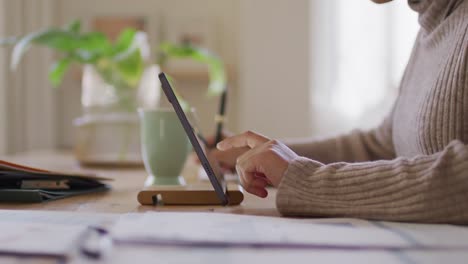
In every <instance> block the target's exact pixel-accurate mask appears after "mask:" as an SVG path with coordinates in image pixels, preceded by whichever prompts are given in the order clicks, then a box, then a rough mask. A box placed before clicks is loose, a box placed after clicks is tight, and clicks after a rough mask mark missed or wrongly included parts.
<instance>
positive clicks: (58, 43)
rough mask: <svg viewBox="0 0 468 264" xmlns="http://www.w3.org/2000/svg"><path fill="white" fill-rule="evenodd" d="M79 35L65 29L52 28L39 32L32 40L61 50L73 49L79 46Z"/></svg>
mask: <svg viewBox="0 0 468 264" xmlns="http://www.w3.org/2000/svg"><path fill="white" fill-rule="evenodd" d="M78 40H79V37H78V36H76V35H75V34H73V33H72V32H69V31H65V30H63V29H51V30H48V31H43V32H39V33H38V34H37V35H36V36H35V37H34V38H33V39H32V42H34V43H36V44H41V45H44V46H46V47H49V48H52V49H56V50H59V51H65V52H67V51H72V50H74V49H76V48H77V45H78V43H77V41H78Z"/></svg>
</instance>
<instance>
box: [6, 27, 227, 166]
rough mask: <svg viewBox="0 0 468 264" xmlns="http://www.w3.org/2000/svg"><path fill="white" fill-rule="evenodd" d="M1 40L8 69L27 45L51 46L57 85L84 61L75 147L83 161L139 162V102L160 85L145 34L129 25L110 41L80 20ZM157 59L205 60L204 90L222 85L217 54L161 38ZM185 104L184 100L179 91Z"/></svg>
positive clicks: (152, 98) (149, 103) (153, 100)
mask: <svg viewBox="0 0 468 264" xmlns="http://www.w3.org/2000/svg"><path fill="white" fill-rule="evenodd" d="M0 43H1V44H4V45H5V44H6V45H14V49H13V53H12V56H11V69H12V70H15V69H16V68H17V66H18V64H19V63H20V61H21V59H22V57H23V56H24V55H25V54H26V52H27V50H28V49H29V47H31V46H32V45H39V46H45V47H48V48H50V49H53V50H55V51H56V53H57V56H58V60H57V61H56V62H55V63H54V64H53V65H52V66H51V69H50V71H49V76H48V77H49V80H50V82H51V84H52V85H53V86H54V87H58V86H59V85H60V84H61V82H62V80H63V77H64V76H65V73H66V72H67V70H68V69H69V68H70V66H71V65H72V64H78V65H82V66H83V81H82V100H81V101H82V105H83V115H82V116H81V117H80V118H77V119H76V120H75V122H74V124H75V126H76V128H77V138H76V146H75V150H76V151H75V153H76V156H77V158H78V160H80V161H81V162H84V163H112V164H115V163H117V164H128V163H141V156H140V150H139V128H138V126H139V124H138V117H137V115H136V109H137V108H138V107H146V108H151V107H153V108H155V107H156V106H157V104H158V103H159V97H160V89H159V85H158V84H159V82H158V81H157V79H156V76H157V73H158V72H159V67H158V66H157V65H155V64H153V65H151V64H150V63H149V57H150V48H149V44H148V40H147V37H146V34H145V33H144V32H141V31H136V30H134V29H131V28H128V29H125V30H123V31H122V32H121V33H120V35H119V36H118V38H117V39H116V40H115V41H114V42H112V41H111V40H109V39H108V38H107V37H106V36H105V35H104V34H103V33H102V32H82V30H81V23H80V21H74V22H72V23H70V24H68V25H67V26H65V27H63V28H50V29H46V30H40V31H37V32H32V33H29V34H27V35H25V36H22V37H19V38H5V39H3V40H0ZM159 51H160V56H159V61H158V62H159V63H161V64H165V62H167V61H168V60H172V59H180V58H182V59H191V60H195V61H197V62H200V63H203V64H206V65H207V66H208V72H209V76H210V84H209V87H208V95H210V96H213V95H217V94H220V93H221V92H222V91H223V90H224V89H225V87H226V74H225V70H224V66H223V62H222V60H221V59H220V58H218V57H217V56H215V55H214V54H212V53H211V52H209V51H208V50H206V49H203V48H200V47H195V46H192V45H189V44H181V45H178V44H172V43H168V42H165V43H162V44H161V45H160V46H159ZM178 97H179V98H180V100H181V103H182V104H183V106H184V108H186V109H189V108H190V107H189V105H188V103H187V102H186V101H184V100H183V98H182V97H181V96H180V95H178Z"/></svg>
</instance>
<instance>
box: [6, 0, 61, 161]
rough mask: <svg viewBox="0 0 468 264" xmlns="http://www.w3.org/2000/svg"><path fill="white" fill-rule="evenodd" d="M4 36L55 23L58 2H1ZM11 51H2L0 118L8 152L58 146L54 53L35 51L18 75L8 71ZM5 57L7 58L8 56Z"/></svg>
mask: <svg viewBox="0 0 468 264" xmlns="http://www.w3.org/2000/svg"><path fill="white" fill-rule="evenodd" d="M0 3H1V4H0V7H1V11H0V13H3V14H2V16H1V17H0V20H2V22H1V23H0V25H1V27H0V28H2V29H1V30H2V31H3V32H2V33H3V34H2V36H4V35H8V36H19V35H23V34H25V33H27V32H30V31H32V30H37V29H38V28H41V27H47V26H51V25H53V24H54V23H55V14H56V7H57V1H56V0H37V1H27V0H15V1H9V0H0ZM11 51H12V49H11V48H5V49H3V48H2V52H3V57H0V59H1V60H2V66H1V68H0V71H1V73H0V76H1V75H3V77H2V78H1V80H0V85H1V86H2V87H1V88H0V93H2V94H1V95H2V99H1V100H3V102H2V105H1V107H3V109H4V110H5V111H4V112H3V111H2V112H3V113H2V116H3V117H0V122H1V126H2V129H1V130H0V133H2V132H3V133H4V134H5V138H6V140H5V142H4V143H3V148H4V150H5V151H6V152H18V151H25V150H28V149H34V148H51V147H55V146H56V139H57V136H56V135H57V132H58V131H57V126H56V121H57V118H56V113H57V111H58V110H57V109H56V101H55V91H54V90H53V89H51V87H50V85H49V83H48V80H47V73H48V69H49V65H50V63H51V61H52V60H51V59H52V53H51V52H49V51H47V50H43V49H39V48H32V49H31V50H30V51H29V53H28V56H26V57H25V58H24V59H23V60H22V61H21V63H20V65H19V66H18V69H17V70H16V71H15V72H12V71H11V70H10V69H9V65H10V63H9V59H10V54H11ZM5 54H8V55H7V56H5Z"/></svg>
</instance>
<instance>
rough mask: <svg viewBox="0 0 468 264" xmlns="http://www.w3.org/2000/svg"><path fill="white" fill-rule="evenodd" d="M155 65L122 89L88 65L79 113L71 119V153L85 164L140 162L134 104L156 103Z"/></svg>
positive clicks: (137, 126)
mask: <svg viewBox="0 0 468 264" xmlns="http://www.w3.org/2000/svg"><path fill="white" fill-rule="evenodd" d="M158 73H159V67H158V66H157V65H152V66H150V67H148V68H147V69H146V70H145V73H144V74H143V76H142V79H141V80H140V85H139V87H135V89H133V88H132V89H131V90H128V91H127V92H125V94H124V96H125V100H122V91H120V92H119V93H117V92H116V89H115V88H114V87H112V86H111V85H109V84H107V83H105V82H104V81H103V80H102V79H101V77H100V76H99V74H97V72H96V71H95V70H94V68H93V67H92V66H89V65H87V66H85V67H84V71H83V81H82V86H83V87H82V98H81V101H82V105H83V112H84V113H83V116H81V117H79V118H77V119H75V120H74V126H75V128H76V141H75V156H76V158H77V160H78V161H80V162H81V163H83V164H87V165H113V166H115V165H124V166H127V165H142V164H143V161H142V158H141V151H140V123H139V119H138V115H137V112H136V108H137V107H147V108H151V107H156V105H157V104H158V102H159V97H160V87H159V82H158V80H157V74H158Z"/></svg>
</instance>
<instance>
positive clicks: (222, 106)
mask: <svg viewBox="0 0 468 264" xmlns="http://www.w3.org/2000/svg"><path fill="white" fill-rule="evenodd" d="M227 89H228V88H227V86H226V87H225V89H224V91H223V93H222V94H221V98H220V103H219V112H218V114H217V115H216V117H215V123H216V137H215V142H214V145H213V146H212V147H213V148H215V147H216V144H218V143H219V142H220V141H221V140H222V136H223V125H224V121H225V113H226V100H227Z"/></svg>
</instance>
